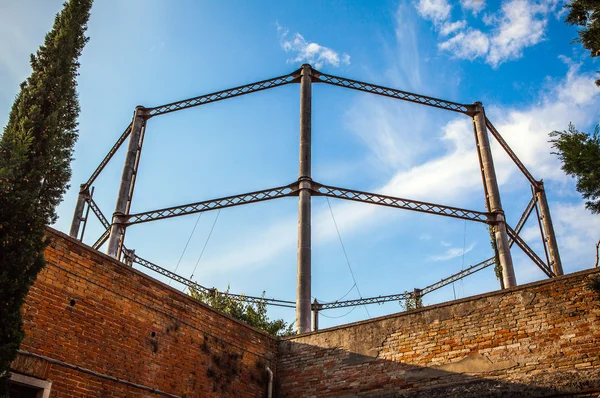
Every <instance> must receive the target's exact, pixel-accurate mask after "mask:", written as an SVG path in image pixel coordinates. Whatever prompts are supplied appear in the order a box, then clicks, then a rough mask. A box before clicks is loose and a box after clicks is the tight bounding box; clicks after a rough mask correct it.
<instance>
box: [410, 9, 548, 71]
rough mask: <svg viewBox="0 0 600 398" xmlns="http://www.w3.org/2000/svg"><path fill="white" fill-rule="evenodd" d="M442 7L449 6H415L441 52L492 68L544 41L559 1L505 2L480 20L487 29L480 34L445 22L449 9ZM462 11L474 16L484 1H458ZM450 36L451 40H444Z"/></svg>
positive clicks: (462, 25)
mask: <svg viewBox="0 0 600 398" xmlns="http://www.w3.org/2000/svg"><path fill="white" fill-rule="evenodd" d="M423 3H425V5H424V4H423ZM438 3H439V4H438ZM442 3H445V4H446V5H448V4H447V3H446V2H445V1H442V2H425V1H420V2H419V3H417V5H416V8H417V10H418V11H419V14H421V16H422V17H423V18H425V19H429V20H432V21H433V22H434V25H435V26H436V27H437V28H438V30H439V36H440V39H441V40H442V41H441V42H440V44H439V48H440V50H443V51H447V52H449V53H451V54H452V55H453V56H455V57H457V58H462V59H468V60H474V59H477V58H482V59H484V60H485V62H486V63H488V64H490V65H491V66H492V67H494V68H496V67H498V66H499V65H500V64H502V63H504V62H506V61H509V60H512V59H517V58H520V57H521V56H522V55H523V50H524V49H525V48H528V47H532V46H534V45H536V44H538V43H540V42H541V41H543V40H544V38H545V33H546V28H547V24H548V17H549V15H551V14H554V13H555V12H556V10H557V8H558V5H559V1H558V0H504V1H503V2H502V4H501V7H500V9H499V10H498V11H497V12H496V14H484V15H483V16H482V21H483V22H484V23H485V24H486V25H488V26H489V27H490V30H489V31H487V32H483V31H481V30H477V29H474V28H471V27H469V26H467V24H466V22H465V21H456V22H451V21H448V19H449V17H450V9H449V7H450V6H449V5H448V8H446V7H443V4H442ZM461 7H462V8H463V10H466V11H471V12H472V13H473V14H474V15H475V16H477V14H478V13H479V12H480V11H481V10H483V8H484V7H485V1H483V0H482V1H477V0H461ZM436 10H437V11H436ZM453 33H454V36H453V37H451V38H450V39H445V37H446V36H448V35H450V34H453Z"/></svg>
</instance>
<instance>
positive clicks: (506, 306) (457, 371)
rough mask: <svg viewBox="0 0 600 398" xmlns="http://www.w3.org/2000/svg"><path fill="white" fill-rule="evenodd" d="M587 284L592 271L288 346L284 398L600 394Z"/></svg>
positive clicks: (598, 330) (599, 341) (599, 320)
mask: <svg viewBox="0 0 600 398" xmlns="http://www.w3.org/2000/svg"><path fill="white" fill-rule="evenodd" d="M593 275H598V272H597V271H595V270H591V271H584V272H579V273H576V274H571V275H566V276H563V277H560V278H556V279H555V280H545V281H542V282H536V283H533V284H529V285H523V286H520V287H517V288H513V289H510V290H506V291H503V292H494V293H490V294H485V295H481V296H476V297H471V298H467V299H463V300H458V301H454V302H450V303H445V304H440V305H435V306H432V307H427V308H423V309H419V310H414V311H411V312H409V313H404V314H396V315H393V316H388V317H383V318H378V319H373V320H370V321H365V322H359V323H355V324H350V325H345V326H341V327H337V328H332V329H328V330H324V331H321V332H317V333H310V334H306V335H302V336H297V337H293V338H288V339H285V340H284V341H282V342H281V344H280V348H279V361H278V372H279V382H280V388H281V396H282V397H317V396H318V397H327V396H344V397H357V396H363V395H366V396H370V397H392V396H393V397H396V396H402V397H405V396H406V397H435V396H457V397H487V396H490V397H491V396H506V397H513V396H557V395H560V396H567V395H570V394H573V393H575V392H579V393H583V392H587V393H589V394H592V391H596V392H600V301H598V299H596V297H595V294H594V293H593V292H591V291H590V290H588V289H587V288H586V284H587V283H588V281H589V278H590V277H591V276H593ZM578 396H583V395H578ZM585 396H588V395H585ZM590 396H592V395H590ZM593 396H598V394H594V395H593Z"/></svg>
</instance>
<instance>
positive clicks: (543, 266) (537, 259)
mask: <svg viewBox="0 0 600 398" xmlns="http://www.w3.org/2000/svg"><path fill="white" fill-rule="evenodd" d="M506 231H507V232H508V236H510V237H511V239H513V241H514V242H515V243H516V244H517V246H519V247H520V248H521V250H523V252H524V253H525V254H527V256H529V258H530V259H531V261H533V263H534V264H535V265H537V266H538V267H539V268H540V269H541V270H542V271H543V272H544V273H545V274H546V275H547V276H548V277H549V278H554V277H555V276H556V275H555V274H554V272H553V271H552V269H551V268H550V267H548V266H547V265H546V264H545V263H544V262H543V261H542V259H541V258H540V257H539V256H538V255H537V254H536V253H535V252H534V251H533V250H532V249H531V247H529V245H528V244H527V243H525V241H524V240H523V239H522V238H521V237H520V236H519V234H517V233H516V232H515V230H513V229H512V228H511V227H510V226H509V225H508V224H507V225H506Z"/></svg>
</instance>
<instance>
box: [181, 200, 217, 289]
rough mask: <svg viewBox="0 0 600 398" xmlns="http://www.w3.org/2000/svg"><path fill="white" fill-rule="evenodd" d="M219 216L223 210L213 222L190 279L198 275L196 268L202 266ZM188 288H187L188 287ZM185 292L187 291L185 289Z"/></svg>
mask: <svg viewBox="0 0 600 398" xmlns="http://www.w3.org/2000/svg"><path fill="white" fill-rule="evenodd" d="M219 214H221V209H219V211H218V212H217V216H216V217H215V221H214V222H213V225H212V227H211V228H210V232H209V233H208V237H207V238H206V242H204V247H202V251H201V252H200V256H199V257H198V261H196V265H195V266H194V270H193V271H192V275H190V279H192V278H193V277H194V273H196V268H198V264H200V260H201V259H202V255H203V254H204V250H206V245H208V241H209V240H210V237H211V236H212V233H213V231H214V230H215V225H217V220H218V219H219ZM186 287H187V286H186ZM183 290H184V291H185V289H183Z"/></svg>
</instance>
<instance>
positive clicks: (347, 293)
mask: <svg viewBox="0 0 600 398" xmlns="http://www.w3.org/2000/svg"><path fill="white" fill-rule="evenodd" d="M355 287H356V283H355V284H354V285H352V286H351V287H350V290H348V291H347V292H346V294H344V295H343V296H342V297H340V298H339V299H337V300H334V301H319V299H318V298H316V297H315V296H310V297H312V298H313V299H314V300H317V301H319V304H331V303H335V302H338V301H340V300H341V299H343V298H346V296H347V295H349V294H350V292H351V291H352V290H354V288H355Z"/></svg>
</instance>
